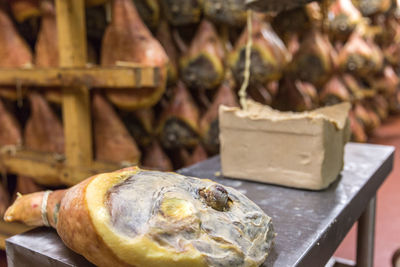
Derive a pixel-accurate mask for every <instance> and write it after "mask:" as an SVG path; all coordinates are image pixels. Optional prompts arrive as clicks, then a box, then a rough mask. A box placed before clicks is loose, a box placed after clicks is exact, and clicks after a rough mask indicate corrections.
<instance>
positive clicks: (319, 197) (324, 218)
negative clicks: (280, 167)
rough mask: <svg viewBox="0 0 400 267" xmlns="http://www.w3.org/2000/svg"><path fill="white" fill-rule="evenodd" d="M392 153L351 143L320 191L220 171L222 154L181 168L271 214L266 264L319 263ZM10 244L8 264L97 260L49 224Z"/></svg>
mask: <svg viewBox="0 0 400 267" xmlns="http://www.w3.org/2000/svg"><path fill="white" fill-rule="evenodd" d="M393 155H394V148H393V147H389V146H379V145H368V144H354V143H350V144H348V145H347V146H346V152H345V166H344V170H343V171H342V173H341V177H340V178H339V179H338V181H336V182H335V183H334V184H332V185H331V186H330V187H329V188H328V189H326V190H323V191H318V192H313V191H306V190H298V189H291V188H285V187H280V186H274V185H268V184H261V183H256V182H249V181H242V180H234V179H224V178H219V177H216V174H218V172H219V171H220V160H219V157H214V158H211V159H209V160H207V161H204V162H201V163H199V164H196V165H193V166H191V167H188V168H184V169H181V170H180V171H178V172H179V173H182V174H185V175H190V176H196V177H199V178H209V179H212V180H215V181H217V182H219V183H221V184H224V185H227V186H231V187H234V188H236V189H238V190H239V191H241V192H242V193H244V194H246V195H247V196H248V197H249V198H250V199H252V200H253V201H254V202H256V203H257V204H258V205H259V206H260V207H261V208H262V209H263V210H264V211H265V212H266V213H267V214H268V215H269V216H271V217H272V220H273V224H274V228H275V230H276V232H277V233H278V235H277V237H276V239H275V246H274V248H273V250H272V252H271V254H270V255H269V257H268V259H267V261H266V263H265V264H264V265H263V266H277V267H285V266H307V267H313V266H316V267H320V266H324V265H325V263H326V262H327V261H328V260H329V259H330V257H331V256H332V254H333V253H334V251H335V250H336V248H337V247H338V246H339V244H340V242H341V241H342V240H343V238H344V237H345V235H346V234H347V232H348V231H349V230H350V228H351V226H352V225H353V224H354V223H355V222H356V221H357V219H358V218H359V217H360V215H361V213H362V212H363V210H364V209H365V208H366V206H367V204H368V203H369V200H371V199H372V197H373V196H374V195H375V194H376V192H377V190H378V189H379V187H380V186H381V184H382V183H383V182H384V180H385V179H386V177H387V176H388V174H389V173H390V171H391V170H392V167H393ZM6 248H7V258H8V264H9V266H10V267H12V266H18V267H20V266H93V265H92V264H90V263H89V262H87V261H86V260H85V259H84V258H83V257H82V256H80V255H77V254H75V253H74V252H72V251H71V250H69V249H68V248H66V247H65V246H64V245H63V243H62V242H61V240H60V238H59V237H58V236H57V234H56V232H55V231H54V230H50V229H45V228H39V229H35V230H32V231H30V232H27V233H24V234H20V235H17V236H14V237H11V238H9V239H8V240H7V242H6Z"/></svg>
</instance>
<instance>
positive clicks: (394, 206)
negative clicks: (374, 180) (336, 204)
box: [335, 116, 400, 267]
mask: <svg viewBox="0 0 400 267" xmlns="http://www.w3.org/2000/svg"><path fill="white" fill-rule="evenodd" d="M369 142H370V143H374V144H382V145H390V146H395V147H396V153H395V161H394V169H393V172H392V173H391V175H390V176H389V177H388V179H387V180H386V181H385V183H384V184H383V186H382V187H381V188H380V190H379V192H378V198H377V218H376V237H375V240H376V241H375V260H374V262H375V264H374V266H375V267H389V266H392V264H391V259H392V255H393V253H394V251H395V250H396V249H398V248H400V178H399V176H400V166H399V165H400V116H397V117H393V118H391V119H389V120H387V121H386V122H385V124H384V125H382V126H381V127H380V128H379V129H377V130H376V131H375V132H374V134H373V136H372V137H371V139H370V140H369ZM355 245H356V227H353V229H352V230H351V232H350V233H349V234H348V235H347V237H346V238H345V240H344V241H343V243H342V244H341V245H340V247H339V248H338V250H337V251H336V254H335V255H336V256H338V257H341V258H346V259H351V260H355V251H356V247H355Z"/></svg>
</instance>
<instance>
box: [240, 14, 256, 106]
mask: <svg viewBox="0 0 400 267" xmlns="http://www.w3.org/2000/svg"><path fill="white" fill-rule="evenodd" d="M252 27H253V23H252V11H251V10H247V34H248V38H247V44H246V58H245V65H244V79H243V83H242V86H241V87H240V90H239V99H240V105H241V106H242V108H243V109H244V110H246V109H247V102H246V98H247V87H248V86H249V81H250V65H251V47H252V46H253V36H252Z"/></svg>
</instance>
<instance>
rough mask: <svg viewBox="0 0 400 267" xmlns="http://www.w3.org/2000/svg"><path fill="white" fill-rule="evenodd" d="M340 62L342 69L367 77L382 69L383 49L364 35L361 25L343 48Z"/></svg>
mask: <svg viewBox="0 0 400 267" xmlns="http://www.w3.org/2000/svg"><path fill="white" fill-rule="evenodd" d="M338 63H339V66H340V68H341V69H342V70H344V71H349V72H351V73H354V74H356V75H358V76H360V77H367V76H369V75H371V74H374V73H376V72H378V71H380V70H381V69H382V65H383V54H382V51H381V50H380V49H379V47H377V45H376V44H374V43H373V42H372V40H370V39H369V38H366V37H363V30H362V27H360V28H359V29H358V30H356V31H354V32H353V34H352V35H351V36H350V38H349V40H348V41H347V43H346V44H345V46H344V47H343V48H342V49H341V51H340V53H339V57H338Z"/></svg>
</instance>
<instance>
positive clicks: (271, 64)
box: [229, 16, 290, 85]
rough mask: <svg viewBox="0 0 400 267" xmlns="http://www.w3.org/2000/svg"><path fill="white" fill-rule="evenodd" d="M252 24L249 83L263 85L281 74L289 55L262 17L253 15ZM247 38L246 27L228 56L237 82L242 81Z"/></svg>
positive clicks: (276, 78)
mask: <svg viewBox="0 0 400 267" xmlns="http://www.w3.org/2000/svg"><path fill="white" fill-rule="evenodd" d="M252 24H253V28H252V39H253V45H252V47H251V65H250V84H251V85H264V84H266V83H267V82H269V81H274V80H278V79H279V78H280V77H281V76H282V71H283V68H284V67H285V66H286V64H287V63H288V61H289V60H290V55H289V53H288V51H287V49H286V47H285V45H284V43H283V42H282V41H281V39H279V37H278V36H277V35H276V33H275V32H274V31H273V29H272V27H271V25H269V24H268V23H267V22H265V21H263V17H260V16H254V17H253V22H252ZM247 40H248V32H247V28H246V29H245V30H244V31H243V33H242V35H241V36H240V38H239V40H238V41H237V43H236V45H235V48H234V50H233V52H232V53H231V54H230V56H229V65H230V67H231V69H232V72H233V74H234V77H235V78H236V80H237V81H238V82H239V83H241V82H242V81H243V75H244V69H245V59H246V57H245V55H246V44H247Z"/></svg>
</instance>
